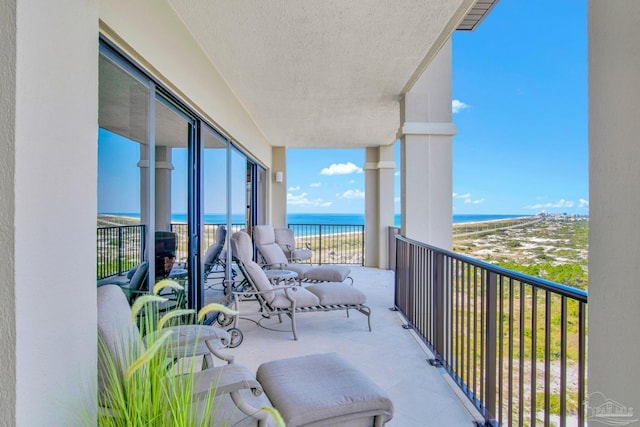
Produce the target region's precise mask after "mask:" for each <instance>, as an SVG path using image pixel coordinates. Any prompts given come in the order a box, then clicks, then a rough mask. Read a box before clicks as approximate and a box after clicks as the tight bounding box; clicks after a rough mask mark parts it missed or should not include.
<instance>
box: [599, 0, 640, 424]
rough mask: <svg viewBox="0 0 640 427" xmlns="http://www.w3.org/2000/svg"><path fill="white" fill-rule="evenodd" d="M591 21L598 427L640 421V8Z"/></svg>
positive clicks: (627, 3) (623, 1) (625, 3)
mask: <svg viewBox="0 0 640 427" xmlns="http://www.w3.org/2000/svg"><path fill="white" fill-rule="evenodd" d="M588 20H589V22H588V37H589V43H588V44H589V216H590V218H589V309H588V325H589V345H588V358H587V360H588V372H589V373H588V379H589V384H588V398H587V419H588V420H589V417H590V416H591V420H589V425H593V426H599V425H603V424H602V423H601V422H599V420H598V418H596V417H595V415H596V414H597V413H598V411H600V412H601V416H603V417H604V416H609V415H613V417H612V418H615V416H616V414H615V413H614V412H618V411H619V412H618V413H625V412H623V411H627V413H628V412H629V411H630V412H631V414H629V415H631V416H630V417H628V418H627V419H629V420H633V419H637V418H638V416H639V415H640V389H638V384H639V383H640V370H638V369H637V362H638V359H640V340H639V339H638V330H640V310H639V309H638V301H640V286H639V285H638V278H639V277H640V263H639V262H638V260H639V259H640V228H639V227H638V212H639V211H640V192H638V190H637V185H638V183H639V182H640V168H639V167H638V165H639V164H640V144H639V143H638V135H640V120H638V119H639V118H640V81H639V80H638V76H639V75H640V44H638V40H640V3H639V2H637V1H634V0H619V1H615V2H605V1H590V2H589V5H588ZM606 401H614V403H613V404H612V405H613V406H610V407H609V408H607V407H604V403H605V402H606ZM600 405H602V407H600V408H599V406H600ZM612 408H613V409H612ZM603 411H605V412H603ZM607 411H608V413H606V412H607ZM600 419H602V418H600ZM618 419H622V417H619V418H618ZM630 422H632V421H630Z"/></svg>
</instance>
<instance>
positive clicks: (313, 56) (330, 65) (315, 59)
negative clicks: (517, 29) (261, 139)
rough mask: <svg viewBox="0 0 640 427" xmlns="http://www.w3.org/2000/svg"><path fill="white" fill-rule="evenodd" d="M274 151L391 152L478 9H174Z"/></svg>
mask: <svg viewBox="0 0 640 427" xmlns="http://www.w3.org/2000/svg"><path fill="white" fill-rule="evenodd" d="M169 3H170V4H171V5H172V7H173V8H174V9H175V11H176V13H177V14H178V16H179V17H180V18H181V19H182V21H183V22H184V23H185V25H186V27H187V28H188V29H189V31H191V33H192V34H193V36H194V38H195V39H196V40H197V42H198V43H199V44H200V46H201V48H202V50H203V51H204V52H205V54H206V55H207V56H208V57H209V58H210V60H211V61H212V63H213V64H214V65H215V66H216V68H217V69H218V70H219V71H220V73H221V74H222V76H223V77H224V78H225V80H226V81H227V82H228V84H229V86H230V88H231V89H232V90H233V92H234V93H235V94H236V95H237V97H238V98H239V100H240V102H242V104H243V105H244V107H245V108H246V109H247V111H248V112H249V114H250V115H251V116H252V117H253V119H254V120H255V122H256V123H257V125H258V126H259V127H260V129H261V130H262V131H263V133H264V134H265V135H266V137H267V138H268V139H269V140H270V142H271V143H272V144H273V145H277V146H288V147H364V146H374V145H384V144H390V143H392V142H393V141H394V140H395V135H396V132H397V130H398V127H399V124H400V123H399V120H400V117H399V116H400V114H399V99H400V97H401V95H402V94H403V91H404V90H406V88H408V87H410V85H411V84H412V83H413V81H414V80H415V78H416V77H417V76H419V74H420V73H421V72H422V70H423V68H424V66H425V65H426V64H427V63H428V61H429V60H430V59H431V57H432V55H433V54H434V53H435V52H436V51H437V49H438V48H439V46H440V45H441V44H442V42H443V41H445V40H446V39H447V38H448V37H449V35H450V34H451V32H452V31H453V30H455V28H456V27H457V25H458V24H459V23H460V22H461V21H462V19H463V18H464V16H465V15H466V13H467V12H468V11H469V9H470V7H471V6H473V3H474V1H473V0H422V1H417V0H402V1H397V0H387V1H383V0H358V1H344V0H322V1H319V0H288V1H285V0H273V1H242V0H238V1H222V0H220V1H218V0H169Z"/></svg>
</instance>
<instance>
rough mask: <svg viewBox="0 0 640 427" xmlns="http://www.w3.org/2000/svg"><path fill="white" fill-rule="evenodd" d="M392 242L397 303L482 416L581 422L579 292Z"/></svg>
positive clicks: (582, 304)
mask: <svg viewBox="0 0 640 427" xmlns="http://www.w3.org/2000/svg"><path fill="white" fill-rule="evenodd" d="M395 239H396V246H397V249H396V252H397V255H396V287H395V307H396V308H397V309H398V310H400V311H401V312H402V313H403V315H404V316H405V318H406V320H407V322H408V324H409V326H410V327H411V328H412V329H414V330H415V332H416V333H417V334H418V335H419V336H420V337H421V338H422V340H423V341H424V342H425V343H426V345H427V346H428V347H429V348H430V349H431V350H432V351H433V353H434V355H435V356H436V359H435V360H434V363H435V364H439V365H442V366H443V367H444V368H445V369H446V370H447V371H448V372H449V374H450V375H451V377H452V378H453V379H454V381H455V382H456V383H457V384H458V386H459V387H460V389H461V390H462V391H463V392H464V394H465V395H466V396H467V397H468V398H469V400H470V401H471V402H472V403H473V404H474V405H475V406H476V408H477V409H478V410H479V411H480V412H481V413H482V414H483V416H484V417H485V420H486V421H487V422H489V423H492V424H495V423H497V424H498V425H500V426H513V425H519V426H523V425H529V426H536V425H545V426H548V425H550V424H551V421H552V420H555V422H557V425H559V426H568V425H578V426H582V425H584V424H585V406H584V401H585V397H586V396H585V390H586V337H587V323H586V315H587V293H586V292H585V291H582V290H579V289H575V288H571V287H568V286H564V285H560V284H557V283H553V282H549V281H546V280H542V279H538V278H535V277H531V276H527V275H524V274H520V273H516V272H514V271H510V270H506V269H503V268H499V267H496V266H493V265H491V264H488V263H484V262H481V261H477V260H474V259H472V258H469V257H466V256H462V255H458V254H455V253H453V252H449V251H445V250H442V249H439V248H435V247H432V246H429V245H425V244H423V243H420V242H416V241H413V240H410V239H407V238H405V237H403V236H400V235H398V236H396V238H395Z"/></svg>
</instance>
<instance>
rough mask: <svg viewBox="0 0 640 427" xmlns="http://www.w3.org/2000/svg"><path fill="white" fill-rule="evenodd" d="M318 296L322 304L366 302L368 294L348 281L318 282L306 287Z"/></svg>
mask: <svg viewBox="0 0 640 427" xmlns="http://www.w3.org/2000/svg"><path fill="white" fill-rule="evenodd" d="M303 289H306V290H308V291H309V292H311V293H312V294H314V295H315V296H317V297H318V299H319V300H320V305H341V304H348V305H357V304H366V303H367V296H366V295H365V293H364V292H362V291H361V290H360V289H357V288H356V287H354V286H351V285H348V284H346V283H316V284H313V285H309V286H306V287H305V288H303Z"/></svg>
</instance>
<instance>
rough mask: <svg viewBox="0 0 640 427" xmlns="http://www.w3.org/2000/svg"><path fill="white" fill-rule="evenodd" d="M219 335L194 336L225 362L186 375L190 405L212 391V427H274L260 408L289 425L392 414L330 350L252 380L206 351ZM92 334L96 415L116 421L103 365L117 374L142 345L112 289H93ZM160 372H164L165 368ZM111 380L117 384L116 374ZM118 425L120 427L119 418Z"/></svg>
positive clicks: (361, 422)
mask: <svg viewBox="0 0 640 427" xmlns="http://www.w3.org/2000/svg"><path fill="white" fill-rule="evenodd" d="M182 327H184V326H182ZM186 327H187V328H199V326H197V325H187V326H186ZM174 328H175V327H174ZM178 328H181V327H178ZM177 335H180V334H177ZM225 335H226V332H224V331H222V330H219V329H218V328H213V327H209V326H207V327H202V330H201V334H200V335H199V336H198V338H199V339H200V340H201V341H204V342H205V344H206V347H207V348H209V349H210V350H211V352H212V354H213V355H215V356H217V357H219V358H220V359H221V360H224V361H225V362H226V363H227V364H223V365H221V366H216V367H214V366H213V364H212V363H211V364H208V365H207V369H203V370H201V371H198V372H195V374H194V378H193V379H194V381H193V384H195V386H194V389H193V390H192V402H191V404H193V405H197V407H201V406H202V404H203V401H202V399H203V398H204V396H206V393H207V392H208V390H209V389H210V388H212V387H215V388H216V391H215V394H216V397H215V399H214V401H213V405H214V407H213V408H212V413H213V414H214V415H213V416H212V418H211V420H210V425H212V426H221V425H233V426H258V427H265V426H273V425H275V423H274V421H273V419H272V418H271V415H270V414H269V413H268V412H267V411H262V410H261V408H264V407H274V408H275V409H277V410H278V412H279V413H280V415H281V416H282V418H283V420H284V422H285V424H286V425H287V426H288V427H311V426H315V427H322V426H325V427H328V426H336V425H339V426H344V427H346V426H371V427H373V426H376V427H381V426H383V425H384V424H385V423H386V422H387V421H389V420H390V419H391V418H392V417H393V403H392V402H391V400H390V399H389V397H388V395H387V393H385V392H384V391H383V390H382V389H380V387H379V386H378V385H376V384H375V383H374V382H372V381H371V380H370V379H369V378H368V377H367V376H366V375H364V374H363V373H362V372H360V371H359V370H358V369H357V368H356V367H355V366H353V365H352V364H351V363H349V362H348V361H347V360H345V359H344V358H342V357H341V356H339V355H338V354H337V353H326V354H313V355H308V356H302V357H294V358H288V359H281V360H274V361H271V362H266V363H263V364H262V365H260V366H259V367H258V371H257V375H255V376H254V375H253V374H252V373H251V372H250V371H249V370H248V369H247V368H245V367H244V366H242V365H239V364H236V363H233V357H230V356H224V355H222V354H220V353H218V352H217V351H216V350H215V348H214V347H213V346H212V342H220V341H223V340H224V339H225ZM98 336H99V339H100V341H101V342H102V343H103V344H104V347H103V349H104V350H106V351H99V352H98V395H99V406H100V411H101V412H103V413H111V414H112V416H115V415H116V414H115V413H113V412H112V411H111V409H110V408H109V407H108V405H105V403H106V402H108V398H107V397H106V396H107V395H106V394H105V391H106V388H105V387H106V384H107V383H106V381H107V378H109V377H111V376H110V375H109V374H108V373H109V372H112V370H111V369H110V368H109V367H108V364H109V361H110V362H112V363H115V364H116V370H117V371H118V372H119V373H120V374H123V373H124V372H125V371H126V370H127V368H128V367H129V366H130V365H131V363H133V361H134V360H135V359H136V358H137V357H138V356H139V355H140V354H142V353H143V352H144V348H145V346H144V341H143V340H142V339H141V337H140V331H139V330H138V327H137V326H136V325H135V323H133V322H132V320H131V311H130V308H129V305H128V304H127V301H126V299H125V297H124V295H123V293H122V292H121V291H120V288H119V287H118V286H115V285H105V286H102V287H100V288H98ZM174 344H175V343H172V344H170V345H174ZM183 344H188V343H186V342H184V343H183ZM200 347H202V346H201V345H200V344H199V345H198V348H200ZM179 357H180V356H179ZM337 374H339V375H337ZM167 375H171V374H170V371H167ZM118 377H119V381H122V375H118ZM111 378H113V377H111ZM186 409H187V408H185V410H186ZM168 410H169V409H168V408H167V411H168ZM214 417H215V418H214ZM121 421H123V424H124V422H125V420H121Z"/></svg>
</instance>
